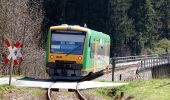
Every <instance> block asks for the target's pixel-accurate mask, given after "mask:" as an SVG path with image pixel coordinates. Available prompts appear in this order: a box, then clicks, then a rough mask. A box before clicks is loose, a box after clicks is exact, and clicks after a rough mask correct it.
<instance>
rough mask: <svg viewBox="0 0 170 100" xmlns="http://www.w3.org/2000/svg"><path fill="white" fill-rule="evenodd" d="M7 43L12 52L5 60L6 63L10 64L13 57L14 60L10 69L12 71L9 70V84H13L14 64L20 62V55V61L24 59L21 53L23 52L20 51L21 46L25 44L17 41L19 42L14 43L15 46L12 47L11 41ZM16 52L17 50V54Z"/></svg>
mask: <svg viewBox="0 0 170 100" xmlns="http://www.w3.org/2000/svg"><path fill="white" fill-rule="evenodd" d="M5 44H6V46H7V47H8V50H9V53H10V54H9V55H8V56H7V58H6V59H5V60H4V64H9V62H10V60H11V58H12V60H13V61H12V62H11V66H10V69H9V71H10V72H9V73H10V76H9V85H11V76H12V72H13V66H14V65H18V64H19V62H18V60H17V57H20V61H22V60H23V58H22V54H21V52H20V51H21V47H22V46H23V44H22V43H20V42H18V41H17V42H16V43H15V44H14V48H12V46H11V43H10V41H6V42H5ZM15 52H17V53H16V54H15Z"/></svg>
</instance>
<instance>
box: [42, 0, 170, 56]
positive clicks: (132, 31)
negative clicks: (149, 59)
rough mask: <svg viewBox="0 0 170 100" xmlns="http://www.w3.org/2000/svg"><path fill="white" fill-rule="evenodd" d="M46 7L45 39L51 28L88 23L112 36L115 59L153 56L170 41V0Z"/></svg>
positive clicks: (63, 1)
mask: <svg viewBox="0 0 170 100" xmlns="http://www.w3.org/2000/svg"><path fill="white" fill-rule="evenodd" d="M43 8H44V11H45V20H44V24H45V26H44V28H43V29H45V30H44V36H46V31H47V29H48V27H49V26H51V25H60V24H71V25H80V26H84V24H86V25H87V27H88V28H90V29H94V30H97V31H101V32H104V33H106V34H109V35H110V36H111V39H112V43H111V56H126V55H139V54H145V53H147V54H150V53H152V50H151V49H152V48H153V47H154V45H155V43H156V42H159V40H161V39H165V40H166V39H170V12H169V11H170V0H97V1H96V0H57V1H56V0H44V2H43ZM44 38H45V37H44ZM165 49H166V47H165ZM164 51H165V50H164Z"/></svg>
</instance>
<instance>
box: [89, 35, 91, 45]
mask: <svg viewBox="0 0 170 100" xmlns="http://www.w3.org/2000/svg"><path fill="white" fill-rule="evenodd" d="M90 43H91V36H90V39H89V47H90Z"/></svg>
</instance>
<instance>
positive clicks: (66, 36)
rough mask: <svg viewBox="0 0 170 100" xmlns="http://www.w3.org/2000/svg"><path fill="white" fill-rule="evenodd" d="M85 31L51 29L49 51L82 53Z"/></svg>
mask: <svg viewBox="0 0 170 100" xmlns="http://www.w3.org/2000/svg"><path fill="white" fill-rule="evenodd" d="M85 36H86V33H85V32H80V31H59V30H58V31H51V53H59V54H76V55H80V54H82V53H83V48H84V41H85Z"/></svg>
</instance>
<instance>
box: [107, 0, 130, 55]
mask: <svg viewBox="0 0 170 100" xmlns="http://www.w3.org/2000/svg"><path fill="white" fill-rule="evenodd" d="M130 1H131V0H110V3H111V16H110V23H111V38H112V44H113V48H114V49H113V52H117V53H118V52H120V50H119V49H116V48H117V47H118V48H120V47H121V46H123V45H124V44H126V43H127V41H128V40H129V38H130V37H131V36H133V27H132V21H131V20H130V19H129V18H128V15H127V11H128V9H129V4H130Z"/></svg>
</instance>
